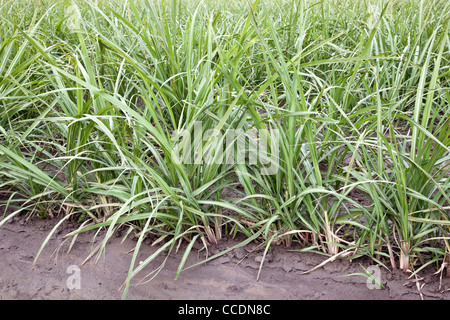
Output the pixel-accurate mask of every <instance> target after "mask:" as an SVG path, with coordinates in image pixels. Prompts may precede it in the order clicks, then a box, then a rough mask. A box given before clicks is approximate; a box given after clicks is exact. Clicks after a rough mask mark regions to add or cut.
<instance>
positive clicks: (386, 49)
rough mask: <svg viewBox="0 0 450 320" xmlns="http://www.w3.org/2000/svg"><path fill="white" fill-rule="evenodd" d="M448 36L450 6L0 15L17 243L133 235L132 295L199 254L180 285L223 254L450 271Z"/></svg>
mask: <svg viewBox="0 0 450 320" xmlns="http://www.w3.org/2000/svg"><path fill="white" fill-rule="evenodd" d="M449 18H450V3H449V2H448V1H446V0H442V1H439V0H432V1H424V0H422V1H420V0H393V1H385V0H366V1H365V0H358V1H350V0H347V1H337V0H321V1H316V0H261V1H238V0H234V1H220V0H219V1H212V0H204V1H197V0H189V1H187V0H186V1H183V0H173V1H163V0H159V1H158V0H121V1H112V0H111V1H109V0H105V1H100V0H98V1H91V0H79V1H72V2H70V1H59V0H41V1H39V0H35V1H32V0H19V1H15V0H14V1H13V0H0V199H1V207H2V208H3V209H4V210H2V211H1V212H0V227H1V225H3V224H4V223H5V222H6V221H8V220H10V219H12V218H14V217H15V216H18V215H27V216H39V217H42V218H53V219H60V221H61V222H60V223H62V222H63V221H64V220H66V219H73V220H75V221H77V222H78V228H77V230H76V231H74V232H72V233H71V234H69V236H70V237H69V238H68V239H73V238H74V239H76V236H77V234H79V233H81V232H85V231H88V230H92V229H98V228H103V229H105V230H107V231H106V236H105V238H104V240H103V243H102V246H101V248H100V250H99V252H98V254H99V255H100V254H101V253H102V251H104V250H105V248H106V246H107V241H108V239H110V238H111V237H112V236H113V235H114V234H115V233H116V232H117V231H118V230H119V229H120V230H125V234H126V235H127V236H128V235H129V236H135V237H137V242H136V248H135V250H134V252H133V259H132V262H131V264H130V269H129V273H128V277H127V282H126V288H125V291H124V296H126V294H127V291H128V288H129V284H130V280H131V279H132V278H133V277H134V276H135V275H137V274H138V273H139V272H140V271H141V270H142V269H143V268H144V267H145V266H147V265H148V264H149V263H151V262H152V261H153V260H154V259H155V258H156V257H157V256H158V254H159V253H161V252H162V251H164V250H166V251H167V250H169V251H172V250H175V249H176V248H177V247H178V245H179V243H180V241H183V242H185V243H186V244H187V246H184V248H185V251H184V253H182V256H183V257H182V259H181V263H180V265H179V268H178V271H177V274H176V276H178V275H179V273H180V272H182V270H183V269H184V268H186V267H188V266H187V265H185V263H184V262H185V261H186V258H187V256H188V254H189V252H190V251H191V250H192V248H193V245H194V244H200V245H202V246H204V247H205V250H207V248H208V247H209V246H213V245H214V244H216V243H218V242H220V241H221V237H223V236H224V235H232V236H236V235H240V239H244V240H242V242H240V244H239V245H238V246H244V245H246V244H247V243H250V242H253V241H257V242H260V243H262V244H263V246H264V252H265V253H266V252H268V251H270V250H271V248H272V247H273V246H275V245H282V246H287V247H290V246H292V245H293V244H294V243H295V244H299V245H301V246H302V248H303V249H302V251H314V252H318V253H320V254H325V255H328V256H330V257H332V256H334V257H336V258H343V259H352V260H354V259H357V258H358V257H362V256H365V257H369V258H370V259H372V260H373V262H374V263H377V264H379V265H381V266H384V267H386V268H388V269H395V268H397V269H402V270H404V271H412V272H418V271H419V270H421V269H422V268H424V267H427V266H430V265H432V266H434V267H435V268H436V270H443V268H445V267H446V266H447V265H448V263H450V257H449V254H450V243H449V240H450V238H449V230H450V179H449V177H450V37H449V31H450V27H449ZM229 132H232V133H233V135H229V134H227V133H229ZM230 137H231V138H230ZM261 141H263V142H264V141H268V143H265V144H263V143H261ZM255 150H256V151H255ZM233 151H234V152H233ZM180 155H182V156H180ZM6 209H8V214H6V213H3V212H6V211H5V210H6ZM60 223H58V224H57V225H56V227H55V229H53V231H55V230H56V228H57V227H58V226H59V225H60ZM53 231H52V232H53ZM50 236H51V233H50V234H49V237H50ZM149 237H153V238H152V239H154V240H153V241H154V242H158V243H159V244H160V248H159V249H158V250H157V251H156V253H155V254H154V255H152V256H149V257H147V259H145V260H144V261H141V262H140V263H137V261H136V256H137V254H138V252H139V248H140V246H141V245H142V244H143V241H144V240H145V239H147V238H149ZM48 239H49V238H47V240H48ZM46 243H47V241H44V242H43V243H42V247H41V249H44V248H45V245H46ZM229 250H233V248H230V249H229ZM229 250H226V251H223V252H220V253H217V254H215V255H209V256H208V258H206V259H204V260H202V262H200V263H204V262H205V261H207V260H209V259H214V258H215V257H217V256H218V255H222V254H225V253H226V252H227V251H229ZM299 254H301V253H299ZM263 263H264V259H262V262H261V267H263ZM189 267H190V266H189Z"/></svg>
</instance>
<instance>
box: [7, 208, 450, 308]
mask: <svg viewBox="0 0 450 320" xmlns="http://www.w3.org/2000/svg"><path fill="white" fill-rule="evenodd" d="M0 216H2V215H0ZM26 218H27V217H26V216H20V217H15V218H13V219H11V221H8V222H7V223H5V224H4V225H3V226H2V227H0V257H1V259H0V300H2V299H14V300H17V299H20V300H30V299H46V300H56V299H61V300H73V299H75V300H79V299H87V300H91V299H109V300H111V299H114V300H117V299H121V297H122V289H121V286H122V285H123V283H124V280H125V279H126V275H127V272H128V269H129V265H130V261H131V257H132V249H133V248H134V246H135V245H136V240H133V238H134V236H133V235H129V236H128V237H126V238H123V237H113V238H111V240H110V241H109V243H108V244H107V246H106V252H105V254H104V255H102V256H101V257H100V259H99V260H98V261H97V262H96V261H95V257H93V258H91V259H89V260H88V261H87V262H86V263H84V264H83V261H85V259H86V258H87V257H88V256H89V254H90V253H91V251H92V250H93V249H94V248H95V247H96V246H97V244H98V243H100V242H101V241H102V239H103V237H102V235H103V234H104V231H100V232H99V233H97V234H96V231H92V232H87V233H82V234H80V235H79V236H78V238H77V239H76V241H75V242H74V244H73V246H72V248H71V250H70V252H68V248H69V246H70V241H64V240H65V239H67V238H65V237H64V236H65V235H66V234H67V233H68V232H70V231H72V230H74V229H75V225H76V224H75V223H72V222H69V221H64V222H63V223H62V224H61V225H60V227H58V229H57V231H56V232H55V234H54V235H53V236H52V237H51V238H50V240H49V242H48V244H47V246H46V247H45V248H44V250H43V251H42V253H41V255H40V256H39V258H38V260H37V261H36V263H34V264H33V261H34V259H35V256H36V254H37V252H38V250H39V248H40V246H41V244H42V242H43V241H44V239H45V238H46V237H47V236H48V234H49V232H50V231H51V230H52V228H53V226H54V225H56V223H57V222H59V221H60V218H54V219H45V220H44V219H40V218H37V217H35V216H33V217H31V218H29V219H26ZM236 243H237V241H236V240H235V239H231V238H223V239H222V240H221V241H220V242H219V243H218V244H217V245H213V246H210V247H209V253H210V254H211V253H214V252H218V251H219V250H224V249H226V248H229V247H230V246H233V245H235V244H236ZM295 249H296V248H295V247H294V248H290V249H287V248H286V247H282V246H274V247H273V248H272V249H271V251H270V252H269V253H268V255H267V256H266V258H265V260H264V265H263V268H262V270H261V274H260V277H259V280H258V281H257V280H256V277H257V274H258V270H259V266H260V262H261V259H262V256H263V249H262V248H261V247H260V246H258V244H257V243H249V244H248V245H247V246H245V247H241V248H238V249H236V250H234V251H230V252H228V253H226V254H225V255H223V256H221V257H219V258H217V259H215V260H211V261H209V262H207V263H205V264H201V265H199V266H196V267H193V268H189V269H187V270H184V271H183V272H182V273H181V275H180V277H179V278H178V279H177V280H174V278H175V274H176V270H177V267H178V265H179V262H180V260H181V258H182V256H183V252H184V251H183V249H182V248H181V249H180V250H179V251H178V253H175V252H172V253H170V254H169V256H168V257H167V256H164V255H161V256H160V257H158V258H157V259H156V260H155V261H154V263H153V264H149V265H148V266H147V267H146V268H145V269H144V270H143V271H142V272H141V273H140V274H138V275H137V277H136V278H134V279H133V281H132V283H133V285H132V286H131V288H130V291H129V294H128V299H132V300H135V299H139V300H141V299H155V300H156V299H158V300H169V299H178V300H194V299H195V300H228V299H231V300H322V299H327V300H331V299H333V300H338V299H339V300H351V299H360V300H361V299H362V300H382V299H383V300H386V299H395V300H403V299H408V300H410V299H421V298H423V299H425V300H431V299H432V300H437V299H448V298H450V291H449V290H450V278H449V277H446V276H445V275H444V277H443V278H442V279H441V277H440V276H439V275H434V274H433V273H434V272H435V271H436V270H435V268H428V269H425V270H423V271H421V272H420V273H419V274H418V279H419V287H420V286H422V285H423V287H422V288H421V292H419V290H418V287H417V284H416V281H414V279H416V278H414V279H409V280H408V275H406V274H405V273H403V272H401V271H398V270H394V271H392V272H391V271H388V270H386V269H384V268H383V269H381V277H380V279H381V281H382V283H383V284H384V289H369V287H368V285H367V279H366V278H365V277H362V276H348V277H346V276H345V275H347V274H351V273H355V272H359V273H361V272H362V271H363V270H362V268H361V266H364V267H365V268H367V267H369V266H370V263H371V262H370V261H369V260H365V259H363V258H360V259H358V260H355V261H352V262H350V261H347V260H339V259H337V260H334V261H332V262H329V263H327V264H325V265H323V266H321V267H319V268H317V269H316V270H314V271H312V272H310V273H307V274H301V273H302V272H304V271H308V270H311V269H313V268H315V267H316V266H318V265H319V264H320V263H322V262H323V261H325V260H326V259H327V258H328V257H326V256H322V255H319V254H316V253H311V252H302V253H299V252H298V251H295ZM156 250H157V247H156V246H151V245H150V244H148V243H146V244H144V245H142V247H141V249H140V253H139V256H138V261H142V260H143V259H145V258H146V257H148V256H149V255H151V254H152V253H153V252H155V251H156ZM165 258H167V260H166V263H165V266H164V268H163V269H162V270H161V271H160V272H159V274H158V275H157V276H156V277H155V278H153V279H152V280H151V281H149V282H147V283H141V284H137V282H138V281H139V280H140V279H142V278H143V277H144V276H146V275H147V274H149V273H151V272H152V271H153V270H154V269H155V268H157V267H158V266H159V265H160V263H161V262H162V261H163V260H164V259H165ZM204 258H205V251H204V250H203V251H201V252H199V251H197V250H192V251H191V254H190V256H189V257H188V259H187V261H186V264H185V266H189V265H193V264H195V263H196V262H198V261H201V260H203V259H204ZM70 266H76V267H78V268H79V273H78V274H79V280H80V281H79V285H80V286H79V288H77V287H76V286H75V288H74V287H73V286H72V287H71V286H70V284H69V285H68V280H69V279H70V277H71V276H72V275H74V274H75V273H74V271H73V270H72V269H70V268H71V267H70ZM69 282H70V281H69ZM71 283H72V284H75V282H71ZM421 294H422V296H421Z"/></svg>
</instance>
